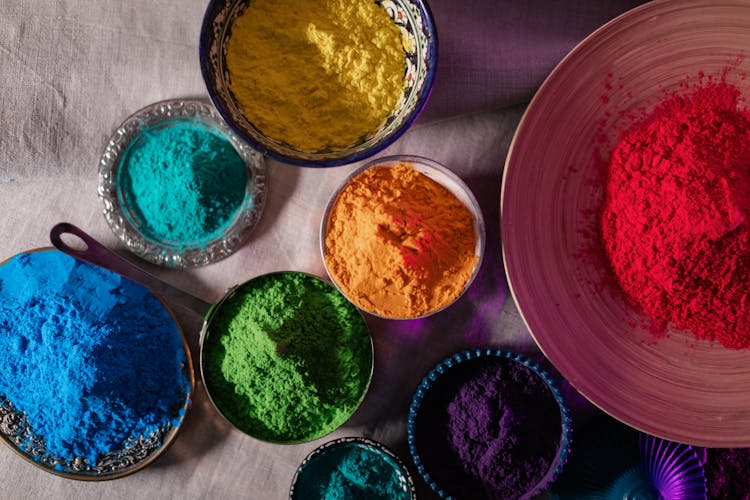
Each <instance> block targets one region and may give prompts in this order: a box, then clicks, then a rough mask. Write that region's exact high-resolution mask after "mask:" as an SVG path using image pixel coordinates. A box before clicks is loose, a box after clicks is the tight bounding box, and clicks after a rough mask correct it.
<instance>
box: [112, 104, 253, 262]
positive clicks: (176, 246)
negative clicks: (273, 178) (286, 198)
mask: <svg viewBox="0 0 750 500" xmlns="http://www.w3.org/2000/svg"><path fill="white" fill-rule="evenodd" d="M185 123H190V124H192V125H196V126H199V127H201V128H205V129H206V130H207V131H210V132H211V133H213V134H217V135H219V136H220V137H223V138H225V139H227V140H228V141H229V142H230V143H231V144H232V146H233V147H234V149H235V151H236V152H237V154H238V155H239V156H240V158H241V159H242V160H243V161H244V163H245V170H246V173H247V182H246V185H245V194H244V198H243V200H242V202H241V204H240V206H239V207H238V208H237V209H236V211H235V213H234V215H233V218H232V220H231V221H230V222H229V223H228V224H227V225H225V226H224V227H223V228H221V229H220V232H219V233H218V234H217V235H212V236H209V237H208V238H207V239H204V240H200V241H192V242H184V241H169V240H165V239H160V238H158V237H156V236H154V235H152V234H150V233H149V232H148V231H147V230H146V229H145V227H144V224H143V221H141V220H140V217H139V216H138V214H137V212H136V211H135V210H134V207H133V206H132V203H131V201H130V200H129V197H128V196H127V195H126V190H125V189H122V173H123V170H124V168H125V165H126V163H127V159H128V152H129V149H130V147H131V145H133V144H135V143H137V141H138V140H139V139H140V138H141V137H142V136H143V135H142V134H145V133H146V132H149V131H153V130H160V129H163V128H166V127H170V126H175V125H180V124H185ZM266 185H267V184H266V165H265V158H264V157H263V155H261V154H260V153H258V152H257V151H255V150H254V149H252V148H251V147H250V146H248V145H247V144H245V143H244V142H243V141H242V140H241V139H240V138H239V137H238V136H237V135H236V134H235V133H234V132H233V131H232V130H231V129H230V128H229V127H227V125H226V124H225V123H224V122H223V120H222V119H221V117H220V116H219V114H218V113H217V112H216V110H215V109H214V108H213V107H212V106H211V104H210V103H208V102H206V101H201V100H167V101H161V102H157V103H154V104H151V105H149V106H146V107H145V108H143V109H141V110H139V111H137V112H136V113H134V114H133V115H131V116H130V117H128V118H127V119H126V120H125V121H124V122H123V123H122V125H120V126H119V127H118V128H117V129H116V130H115V131H114V133H113V134H112V136H111V137H110V139H109V140H108V141H107V145H106V146H105V148H104V152H103V153H102V156H101V160H100V161H99V188H98V191H99V198H100V199H101V200H102V202H103V203H104V218H105V219H106V220H107V223H108V224H109V227H110V228H111V229H112V232H114V233H115V235H116V236H117V237H118V238H119V239H120V241H122V242H123V243H124V244H125V246H126V247H127V248H128V250H130V251H132V252H133V253H135V254H136V255H138V256H139V257H141V258H142V259H144V260H147V261H149V262H151V263H153V264H157V265H160V266H165V267H171V268H186V267H195V266H203V265H206V264H210V263H212V262H216V261H218V260H221V259H223V258H225V257H228V256H229V255H231V254H232V253H234V252H235V251H237V250H238V249H239V248H240V247H241V246H242V245H243V244H244V243H245V242H246V241H247V239H248V238H249V237H250V233H251V232H252V230H253V228H254V227H255V226H256V225H257V223H258V221H259V220H260V217H261V214H262V213H263V208H264V206H265V201H266Z"/></svg>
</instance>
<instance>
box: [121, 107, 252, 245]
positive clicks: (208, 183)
mask: <svg viewBox="0 0 750 500" xmlns="http://www.w3.org/2000/svg"><path fill="white" fill-rule="evenodd" d="M247 181H248V173H247V170H246V167H245V162H244V161H243V159H242V158H241V157H240V155H239V154H238V153H237V151H236V150H235V149H234V146H233V145H232V143H231V142H230V141H229V140H228V139H227V138H226V137H224V136H223V135H222V134H220V133H219V132H218V131H216V130H213V129H211V128H210V127H209V126H207V125H205V124H203V123H202V122H200V121H198V120H190V119H175V120H171V121H168V122H164V123H161V124H159V125H157V126H154V127H151V128H148V129H145V130H144V131H143V132H141V134H140V135H139V136H138V137H137V138H136V140H135V141H134V142H133V143H132V144H131V146H130V147H129V148H128V151H127V152H126V154H125V156H124V158H123V160H122V165H121V168H120V174H119V177H118V183H119V186H120V197H121V201H122V203H123V205H124V206H126V207H128V208H129V209H130V214H129V216H132V217H133V218H134V219H135V220H134V221H132V222H133V223H134V225H135V226H136V227H138V228H139V230H140V231H141V233H143V234H144V235H145V236H146V237H148V238H151V239H153V240H156V241H159V242H165V241H166V242H171V243H177V244H180V245H201V244H205V243H207V242H209V241H211V240H213V239H216V238H220V237H221V236H222V235H223V234H224V232H225V230H226V229H227V228H228V227H229V226H230V225H231V224H232V222H233V220H234V218H235V216H236V214H237V212H238V210H239V209H240V207H241V206H242V204H243V201H244V200H245V196H246V185H247Z"/></svg>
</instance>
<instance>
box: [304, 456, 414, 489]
mask: <svg viewBox="0 0 750 500" xmlns="http://www.w3.org/2000/svg"><path fill="white" fill-rule="evenodd" d="M292 498H293V499H300V500H301V499H308V498H319V499H322V500H409V498H411V496H410V487H409V483H408V482H407V479H406V476H405V475H404V474H403V472H402V471H401V469H400V467H399V465H398V464H397V463H396V462H395V461H394V460H393V459H392V458H391V457H389V456H388V455H386V454H385V453H383V452H381V451H380V450H378V449H376V448H373V447H370V446H365V445H363V444H361V443H355V442H343V443H341V444H337V445H335V446H331V447H329V448H327V449H326V450H325V451H324V452H323V453H321V454H319V455H315V456H314V458H312V459H311V460H310V461H309V462H307V463H306V464H305V465H304V468H302V469H301V470H300V474H299V476H298V477H297V480H296V482H295V485H294V494H293V495H292Z"/></svg>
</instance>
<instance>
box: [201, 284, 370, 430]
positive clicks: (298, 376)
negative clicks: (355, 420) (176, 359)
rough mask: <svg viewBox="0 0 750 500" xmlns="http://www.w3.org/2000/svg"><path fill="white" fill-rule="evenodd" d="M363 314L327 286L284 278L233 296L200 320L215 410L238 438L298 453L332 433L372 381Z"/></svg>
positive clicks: (231, 293)
mask: <svg viewBox="0 0 750 500" xmlns="http://www.w3.org/2000/svg"><path fill="white" fill-rule="evenodd" d="M373 353H374V350H373V344H372V337H371V335H370V333H369V330H368V328H367V324H366V322H365V319H364V317H363V316H362V314H361V312H360V311H359V310H358V309H357V308H356V307H354V305H352V304H351V303H350V302H348V301H347V300H346V298H345V297H343V296H342V295H341V294H340V293H339V291H338V290H337V289H336V288H335V287H334V286H333V285H331V284H330V283H329V282H328V281H326V280H324V279H322V278H319V277H317V276H314V275H311V274H307V273H303V272H298V271H281V272H274V273H268V274H263V275H260V276H256V277H255V278H252V279H250V280H249V281H246V282H244V283H242V284H241V285H239V286H237V287H235V288H233V289H230V290H229V291H228V292H227V293H226V295H225V296H224V297H223V298H222V299H221V300H220V301H219V302H218V303H217V304H216V305H214V306H212V307H211V308H210V309H209V310H208V312H207V314H206V315H205V318H204V324H203V329H202V331H201V339H200V369H201V376H202V379H203V382H204V385H205V387H206V392H207V393H208V396H209V399H210V401H211V403H212V404H213V406H214V408H215V409H216V410H217V411H218V413H219V414H220V415H222V416H223V417H224V418H225V419H226V420H227V421H228V422H229V423H230V424H231V425H232V426H233V427H235V428H236V429H237V430H239V431H241V432H242V433H244V434H246V435H248V436H250V437H253V438H256V439H259V440H262V441H266V442H269V443H275V444H299V443H306V442H309V441H313V440H315V439H319V438H321V437H323V436H325V435H327V434H330V433H331V432H333V431H335V430H336V429H337V428H339V427H340V426H341V425H343V424H344V423H345V422H346V420H348V419H349V417H351V415H352V414H354V412H355V411H356V410H357V408H359V406H360V405H361V404H362V401H364V398H365V395H366V394H367V390H368V388H369V386H370V381H371V380H372V372H373V367H374V354H373Z"/></svg>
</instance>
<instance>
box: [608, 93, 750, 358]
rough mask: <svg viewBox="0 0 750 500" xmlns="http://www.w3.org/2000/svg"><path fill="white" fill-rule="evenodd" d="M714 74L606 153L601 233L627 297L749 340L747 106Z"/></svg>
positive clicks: (661, 318)
mask: <svg viewBox="0 0 750 500" xmlns="http://www.w3.org/2000/svg"><path fill="white" fill-rule="evenodd" d="M739 102H740V94H739V91H738V90H737V89H736V88H735V87H733V86H731V85H729V84H726V83H723V82H722V83H713V84H708V85H705V86H704V87H701V88H697V89H695V90H694V91H692V92H691V93H689V94H687V95H682V96H680V95H675V96H672V97H670V98H668V99H666V100H665V101H664V102H663V103H662V104H661V105H660V106H659V107H658V108H657V109H656V110H655V111H654V112H653V113H652V114H651V115H650V116H648V117H647V118H646V119H645V120H644V121H643V122H642V123H640V124H639V125H638V126H637V127H635V128H633V129H632V130H631V131H630V132H629V133H627V134H626V135H625V136H624V137H623V139H622V140H621V141H620V143H619V144H618V145H617V146H616V148H615V150H614V151H613V153H612V158H611V161H610V164H609V179H608V183H607V188H606V200H605V204H604V207H603V210H602V214H601V234H602V242H603V245H604V248H605V250H606V253H607V256H608V258H609V261H610V264H611V266H612V269H613V271H614V273H615V275H616V277H617V281H618V282H619V284H620V286H621V287H622V289H623V290H624V291H625V293H626V294H627V296H628V298H629V299H630V301H632V302H633V303H634V304H636V305H637V306H639V307H640V308H641V309H642V310H643V311H644V312H645V313H646V314H647V315H648V317H650V318H651V319H652V320H653V321H654V323H655V325H656V326H657V327H658V328H660V329H663V328H665V327H666V326H667V325H668V324H670V323H671V324H674V325H675V326H676V327H677V328H678V329H687V330H689V331H691V332H692V333H693V334H694V335H695V336H696V337H697V338H699V339H706V340H713V341H717V342H720V343H721V344H722V345H724V346H725V347H728V348H733V349H740V348H747V347H750V219H748V218H749V217H750V115H749V114H748V112H747V111H746V110H744V109H741V108H740V106H739Z"/></svg>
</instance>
